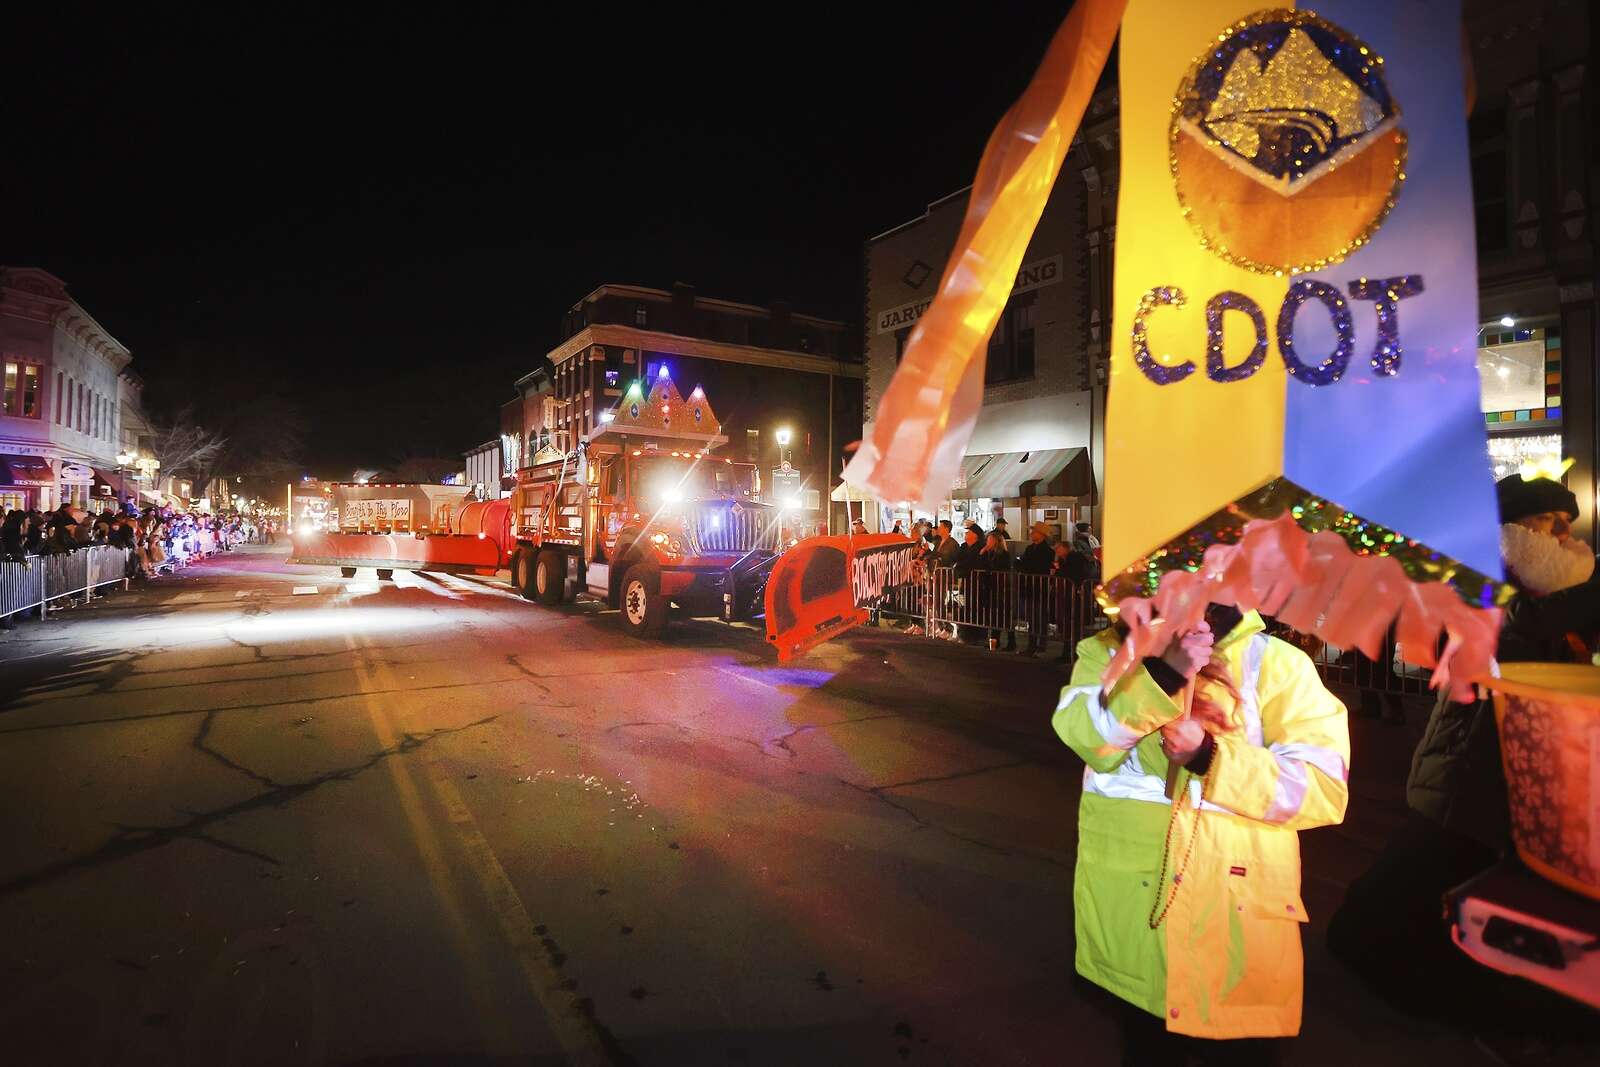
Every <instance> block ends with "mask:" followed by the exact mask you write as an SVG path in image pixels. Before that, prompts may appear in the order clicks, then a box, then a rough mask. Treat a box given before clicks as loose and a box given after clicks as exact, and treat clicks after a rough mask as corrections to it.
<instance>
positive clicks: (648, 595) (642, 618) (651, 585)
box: [622, 565, 667, 637]
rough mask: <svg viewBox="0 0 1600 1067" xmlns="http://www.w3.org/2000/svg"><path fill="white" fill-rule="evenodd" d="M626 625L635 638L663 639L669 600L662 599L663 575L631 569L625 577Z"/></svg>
mask: <svg viewBox="0 0 1600 1067" xmlns="http://www.w3.org/2000/svg"><path fill="white" fill-rule="evenodd" d="M622 622H623V625H625V626H627V628H628V632H629V633H631V634H633V636H635V637H660V636H661V633H662V631H664V630H665V629H666V628H667V598H666V597H664V596H662V595H661V572H659V571H657V570H656V569H655V568H653V567H646V566H643V565H638V566H634V567H630V568H629V569H628V573H627V574H625V575H623V577H622Z"/></svg>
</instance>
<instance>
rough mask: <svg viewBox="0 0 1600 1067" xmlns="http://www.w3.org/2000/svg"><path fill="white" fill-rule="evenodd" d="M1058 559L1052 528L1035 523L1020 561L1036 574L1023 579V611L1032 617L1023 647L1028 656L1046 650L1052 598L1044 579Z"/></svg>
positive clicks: (1021, 568)
mask: <svg viewBox="0 0 1600 1067" xmlns="http://www.w3.org/2000/svg"><path fill="white" fill-rule="evenodd" d="M1054 560H1055V550H1054V549H1052V548H1051V547H1050V528H1049V527H1048V526H1046V525H1045V524H1044V523H1042V522H1036V523H1034V524H1033V525H1032V526H1030V527H1029V528H1028V547H1027V548H1024V549H1023V550H1022V558H1021V559H1019V560H1018V561H1017V570H1018V571H1019V572H1021V573H1023V574H1027V575H1031V576H1032V577H1030V578H1024V579H1023V582H1024V583H1025V585H1024V588H1023V591H1022V600H1023V605H1022V613H1023V614H1024V615H1026V616H1027V617H1028V647H1027V648H1025V649H1023V650H1022V654H1023V655H1024V656H1035V655H1038V654H1039V653H1040V652H1043V651H1044V635H1045V630H1046V629H1047V628H1048V626H1049V623H1050V618H1049V603H1050V598H1049V596H1048V594H1047V592H1046V590H1045V583H1044V581H1043V579H1044V578H1045V577H1046V576H1047V575H1049V573H1050V564H1051V563H1052V562H1054Z"/></svg>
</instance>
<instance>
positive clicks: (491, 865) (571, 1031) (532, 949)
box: [356, 636, 625, 1067]
mask: <svg viewBox="0 0 1600 1067" xmlns="http://www.w3.org/2000/svg"><path fill="white" fill-rule="evenodd" d="M360 640H361V642H362V644H363V645H365V646H366V647H368V648H371V647H372V645H371V643H370V642H369V641H368V639H367V638H365V637H364V636H363V637H361V638H360ZM356 672H357V674H358V675H360V676H361V677H362V681H363V688H367V686H366V685H365V683H366V681H367V679H368V678H371V680H372V681H373V683H374V685H373V686H372V688H374V689H378V690H388V691H393V690H395V689H397V688H403V685H402V683H400V681H399V675H398V673H397V672H395V671H394V670H393V669H392V668H389V667H386V666H384V665H382V664H379V663H372V664H365V663H360V662H359V658H358V665H357V667H356ZM386 675H388V676H391V677H384V676H386ZM368 704H369V709H370V711H371V714H372V716H373V723H374V727H375V728H378V729H379V730H380V739H381V740H382V741H383V744H384V745H385V746H386V747H387V746H390V745H392V744H395V743H398V740H399V738H398V737H397V736H396V735H395V732H394V730H393V726H392V719H391V718H390V716H389V714H388V712H387V711H386V710H385V709H383V708H382V707H381V706H380V705H379V704H378V702H377V701H376V700H369V701H368ZM380 720H381V721H382V723H383V725H382V726H379V722H380ZM416 732H421V731H416ZM385 762H386V763H387V764H388V765H389V766H390V767H391V768H392V771H391V773H392V774H393V775H394V776H395V778H396V786H397V789H399V791H400V793H401V803H402V805H404V806H405V808H406V818H407V819H408V820H409V821H410V822H411V825H412V829H413V833H414V834H415V836H416V837H417V838H418V844H419V847H422V848H423V850H424V853H425V855H424V863H425V864H427V866H428V874H429V878H430V879H431V880H432V881H433V882H434V886H435V891H436V892H438V893H439V894H440V897H441V900H444V898H445V897H446V896H447V895H448V894H449V889H448V888H447V886H448V885H449V882H450V876H449V872H448V870H447V869H446V868H445V867H444V865H443V861H442V859H438V858H437V857H435V858H433V859H430V858H429V856H428V855H427V852H428V851H429V849H428V848H427V847H424V846H423V841H424V839H427V840H428V841H430V842H432V841H433V840H434V833H433V830H432V829H431V828H430V827H428V826H427V825H425V824H424V822H423V820H425V819H426V815H425V814H424V813H423V810H422V805H421V804H419V803H417V802H416V797H415V794H416V785H415V783H414V781H413V780H412V778H411V772H410V770H409V769H408V766H407V765H408V763H409V762H410V761H407V760H403V759H400V760H386V761H385ZM422 766H423V768H424V769H425V770H426V772H427V773H426V776H425V778H424V780H425V781H426V782H427V784H428V786H429V787H430V789H431V792H432V793H433V796H434V798H435V799H436V800H437V801H438V803H439V805H440V806H441V807H442V808H443V809H444V812H445V815H446V817H447V818H448V820H449V823H450V828H451V830H452V831H453V835H454V838H455V844H456V845H457V846H458V851H459V853H460V854H461V856H462V857H463V858H464V859H465V867H466V871H467V872H468V873H470V874H471V875H472V876H473V877H474V878H475V879H476V880H477V883H478V887H479V889H480V890H481V891H482V892H483V895H484V898H485V901H486V903H487V904H488V906H489V909H490V911H491V912H493V914H494V917H495V919H496V921H497V922H498V923H499V926H500V932H501V934H502V935H503V936H504V938H505V944H506V946H507V947H509V948H510V949H511V951H512V954H513V955H514V956H515V958H516V960H517V963H518V965H519V966H520V967H521V969H522V973H523V976H524V978H525V979H526V980H527V984H528V989H529V991H530V992H531V993H532V994H533V996H534V999H535V1000H536V1001H537V1002H538V1004H539V1007H540V1008H541V1009H542V1010H543V1011H544V1014H545V1021H546V1024H547V1025H548V1027H549V1030H550V1032H551V1033H552V1034H553V1035H554V1036H555V1038H556V1040H557V1041H558V1042H559V1043H560V1045H561V1048H562V1050H563V1052H565V1054H566V1056H567V1062H568V1063H569V1064H574V1065H578V1067H590V1065H594V1067H614V1065H615V1064H617V1063H618V1061H619V1060H621V1059H624V1058H625V1057H624V1056H620V1055H618V1054H616V1053H614V1052H612V1051H611V1050H610V1049H608V1047H607V1043H606V1039H605V1038H604V1037H603V1036H602V1034H601V1032H600V1030H599V1028H598V1027H597V1026H596V1025H595V1023H594V1021H593V1020H592V1019H591V1018H590V1017H589V1016H588V1015H587V1014H586V1013H585V1012H584V1011H582V1010H581V1009H580V1007H579V1002H578V999H577V998H575V997H574V996H573V995H572V993H571V992H570V991H569V990H568V989H564V988H563V985H564V984H565V983H566V982H567V976H566V975H564V974H562V973H561V971H559V970H557V969H556V967H555V965H554V964H553V963H552V962H551V961H550V957H549V953H548V952H546V950H545V948H544V945H543V944H542V943H541V941H540V938H539V936H538V935H537V934H536V933H535V932H534V929H533V928H534V922H533V920H532V919H531V918H530V917H529V915H528V910H527V908H526V907H525V906H524V904H523V902H522V898H521V896H519V895H518V894H517V891H516V887H515V886H513V885H512V884H511V878H510V876H508V875H507V874H506V871H505V868H504V867H503V866H502V865H501V864H500V860H499V859H498V858H497V857H496V856H495V854H494V849H493V848H491V847H490V845H489V842H488V839H487V838H485V837H484V835H483V832H482V831H481V830H480V829H479V828H478V823H477V820H476V819H475V818H474V817H473V815H472V811H471V809H469V808H468V807H467V804H466V801H464V800H463V799H462V797H461V794H460V792H459V791H458V790H457V789H456V787H455V785H454V783H452V782H451V781H450V779H449V775H448V772H447V771H446V769H445V768H444V766H443V765H442V763H441V762H440V761H439V760H438V759H437V758H429V759H427V760H426V761H424V762H423V763H422ZM401 777H404V778H405V783H406V784H405V785H404V786H401V785H400V778H401ZM408 796H409V797H410V798H411V799H409V800H408ZM436 863H437V864H438V866H437V868H436V866H435V864H436ZM446 908H447V911H448V910H452V909H454V912H455V914H454V915H453V916H452V923H457V922H460V921H461V920H460V915H459V906H458V905H456V904H455V903H454V902H452V903H450V904H447V905H446ZM462 930H463V932H464V931H465V926H464V923H463V924H462Z"/></svg>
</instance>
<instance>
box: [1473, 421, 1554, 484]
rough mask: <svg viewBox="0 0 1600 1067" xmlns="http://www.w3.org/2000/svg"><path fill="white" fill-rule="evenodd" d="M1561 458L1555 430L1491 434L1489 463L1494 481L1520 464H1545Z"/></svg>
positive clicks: (1511, 471) (1514, 469) (1516, 469)
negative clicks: (1548, 431) (1492, 470)
mask: <svg viewBox="0 0 1600 1067" xmlns="http://www.w3.org/2000/svg"><path fill="white" fill-rule="evenodd" d="M1559 462H1561V435H1560V434H1558V433H1533V434H1491V435H1490V437H1489V463H1490V465H1491V466H1493V468H1494V478H1495V481H1499V480H1500V479H1501V478H1504V477H1505V476H1506V475H1508V474H1515V473H1516V472H1517V471H1520V470H1521V469H1522V468H1523V465H1524V464H1528V463H1536V464H1540V465H1542V466H1549V465H1552V464H1555V463H1559Z"/></svg>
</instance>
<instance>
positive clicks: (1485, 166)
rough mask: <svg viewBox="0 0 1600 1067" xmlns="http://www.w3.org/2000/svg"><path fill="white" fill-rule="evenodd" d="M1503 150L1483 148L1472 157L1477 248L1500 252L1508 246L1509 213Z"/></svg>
mask: <svg viewBox="0 0 1600 1067" xmlns="http://www.w3.org/2000/svg"><path fill="white" fill-rule="evenodd" d="M1507 167H1508V161H1507V159H1506V153H1505V152H1504V151H1503V150H1501V151H1494V152H1484V153H1482V154H1480V155H1477V156H1474V157H1473V159H1472V201H1473V204H1472V206H1473V215H1474V219H1475V221H1476V224H1477V231H1478V251H1479V252H1504V251H1505V250H1506V249H1507V248H1509V247H1510V246H1511V216H1510V213H1509V210H1508V208H1507V204H1506V185H1507V181H1506V178H1507V175H1506V170H1507Z"/></svg>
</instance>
